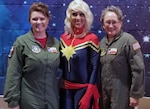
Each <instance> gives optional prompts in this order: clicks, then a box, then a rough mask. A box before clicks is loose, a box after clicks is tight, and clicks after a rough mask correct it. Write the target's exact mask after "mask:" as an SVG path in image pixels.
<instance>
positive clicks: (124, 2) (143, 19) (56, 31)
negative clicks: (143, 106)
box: [0, 0, 150, 96]
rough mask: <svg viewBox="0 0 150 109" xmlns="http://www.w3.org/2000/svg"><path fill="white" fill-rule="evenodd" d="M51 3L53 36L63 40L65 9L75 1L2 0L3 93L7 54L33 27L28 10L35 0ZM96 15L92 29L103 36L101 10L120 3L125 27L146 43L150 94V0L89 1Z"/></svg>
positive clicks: (0, 52)
mask: <svg viewBox="0 0 150 109" xmlns="http://www.w3.org/2000/svg"><path fill="white" fill-rule="evenodd" d="M39 1H41V2H43V3H46V4H47V5H49V10H50V11H51V14H52V20H51V22H50V24H49V27H50V30H49V31H48V32H49V33H50V34H51V35H53V36H55V37H56V38H58V39H59V37H60V35H61V34H62V33H63V32H64V18H65V11H66V8H67V6H68V4H69V3H70V2H71V1H72V0H0V94H3V89H4V83H5V75H6V68H7V55H8V53H9V50H10V47H11V46H12V44H13V42H14V40H15V39H16V37H18V36H19V35H21V34H24V33H26V32H27V31H29V29H30V24H29V22H28V10H29V7H30V5H31V4H32V3H33V2H39ZM85 1H86V2H87V3H88V4H89V6H90V8H91V10H92V12H93V14H94V23H93V26H92V32H94V33H95V34H97V35H98V36H99V39H101V38H102V37H103V36H104V34H105V33H104V31H103V30H102V28H101V23H100V21H99V18H100V14H101V10H102V9H104V8H105V7H106V6H108V5H116V6H119V7H120V8H121V9H122V10H123V14H124V17H125V19H124V27H123V29H124V30H125V31H127V32H129V33H131V34H133V35H134V36H135V38H136V39H137V40H138V41H139V42H140V44H141V46H142V52H143V56H144V61H145V65H146V73H145V96H150V85H149V83H150V67H148V66H149V64H150V2H149V0H85Z"/></svg>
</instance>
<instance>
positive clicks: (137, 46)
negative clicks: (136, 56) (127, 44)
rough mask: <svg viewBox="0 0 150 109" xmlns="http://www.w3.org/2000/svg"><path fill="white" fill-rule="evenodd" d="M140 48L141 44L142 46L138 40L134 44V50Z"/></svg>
mask: <svg viewBox="0 0 150 109" xmlns="http://www.w3.org/2000/svg"><path fill="white" fill-rule="evenodd" d="M139 48H141V46H140V44H139V43H138V42H136V43H134V44H133V50H137V49H139Z"/></svg>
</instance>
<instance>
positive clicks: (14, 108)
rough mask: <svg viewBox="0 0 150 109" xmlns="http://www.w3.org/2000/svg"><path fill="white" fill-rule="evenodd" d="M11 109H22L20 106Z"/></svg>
mask: <svg viewBox="0 0 150 109" xmlns="http://www.w3.org/2000/svg"><path fill="white" fill-rule="evenodd" d="M9 109H20V107H19V106H16V107H13V108H9Z"/></svg>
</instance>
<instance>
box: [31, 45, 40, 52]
mask: <svg viewBox="0 0 150 109" xmlns="http://www.w3.org/2000/svg"><path fill="white" fill-rule="evenodd" d="M32 51H33V52H34V53H40V52H41V49H40V47H39V46H35V45H33V46H32Z"/></svg>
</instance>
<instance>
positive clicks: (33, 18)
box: [30, 11, 49, 33]
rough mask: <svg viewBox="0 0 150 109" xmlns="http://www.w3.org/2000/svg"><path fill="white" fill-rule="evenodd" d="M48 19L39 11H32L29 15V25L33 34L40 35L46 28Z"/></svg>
mask: <svg viewBox="0 0 150 109" xmlns="http://www.w3.org/2000/svg"><path fill="white" fill-rule="evenodd" d="M48 23H49V18H48V17H46V16H44V14H43V13H42V12H40V11H33V12H32V13H31V15H30V24H31V26H32V30H33V32H34V33H42V32H45V31H46V28H47V27H48Z"/></svg>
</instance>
